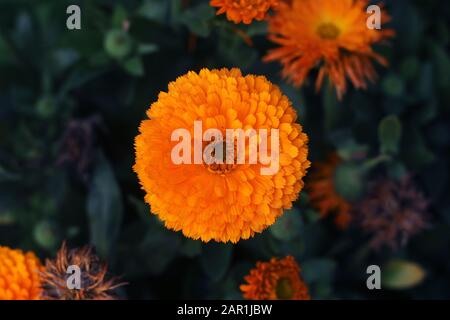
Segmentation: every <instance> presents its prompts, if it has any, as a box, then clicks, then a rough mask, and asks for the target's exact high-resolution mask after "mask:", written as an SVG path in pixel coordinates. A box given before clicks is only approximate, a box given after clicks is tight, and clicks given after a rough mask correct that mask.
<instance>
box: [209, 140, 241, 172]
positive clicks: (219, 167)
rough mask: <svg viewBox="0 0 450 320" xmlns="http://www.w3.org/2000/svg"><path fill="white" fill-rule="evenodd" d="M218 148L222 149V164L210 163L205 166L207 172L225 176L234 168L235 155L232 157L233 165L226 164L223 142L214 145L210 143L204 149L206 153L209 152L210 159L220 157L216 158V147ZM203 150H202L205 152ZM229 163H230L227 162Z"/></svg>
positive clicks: (224, 144) (225, 151)
mask: <svg viewBox="0 0 450 320" xmlns="http://www.w3.org/2000/svg"><path fill="white" fill-rule="evenodd" d="M217 146H219V149H220V148H222V156H221V157H222V162H223V163H215V162H213V163H210V164H206V163H205V166H206V168H207V169H208V171H209V172H212V173H216V174H226V173H228V172H230V171H232V170H233V169H234V168H235V167H236V155H234V157H233V163H227V150H226V143H225V141H218V142H216V143H211V144H209V145H208V146H206V148H207V149H208V151H210V153H209V154H210V155H211V156H212V157H215V158H217V157H220V156H219V155H217V156H216V147H217ZM206 148H204V150H206ZM229 162H230V161H229Z"/></svg>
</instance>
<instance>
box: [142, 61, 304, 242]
mask: <svg viewBox="0 0 450 320" xmlns="http://www.w3.org/2000/svg"><path fill="white" fill-rule="evenodd" d="M147 115H148V117H149V118H150V119H149V120H144V121H143V122H142V123H141V126H140V128H139V131H140V134H139V135H138V136H137V137H136V141H135V146H136V164H135V165H134V170H135V172H136V173H137V175H138V177H139V180H140V183H141V185H142V187H143V189H144V190H145V192H146V196H145V201H146V202H147V203H149V204H150V206H151V210H152V212H153V213H155V214H157V215H158V216H159V218H161V220H163V221H164V223H165V225H166V227H168V228H169V229H173V230H175V231H179V230H181V231H182V232H183V234H184V235H185V236H187V237H189V238H193V239H201V240H203V241H206V242H207V241H210V240H215V241H220V242H228V241H231V242H234V243H235V242H237V241H239V240H240V239H248V238H249V237H251V236H253V234H254V233H255V232H261V231H263V230H264V229H265V228H267V227H268V226H270V225H272V224H273V223H274V222H275V220H276V218H277V217H279V216H280V215H281V214H282V213H283V210H284V209H288V208H291V206H292V202H293V201H294V200H295V199H297V197H298V193H299V192H300V190H301V189H302V188H303V181H302V178H303V177H304V176H305V173H306V170H307V168H308V167H309V165H310V162H309V161H308V160H307V154H308V147H307V142H308V137H307V136H306V134H304V133H303V132H302V127H301V126H300V125H299V124H298V123H296V122H295V121H296V118H297V115H296V111H295V110H294V108H293V107H292V105H291V102H290V101H289V100H288V98H287V97H286V96H285V95H283V94H282V93H281V91H280V89H279V88H278V87H277V86H275V85H273V84H272V83H270V82H269V81H268V80H267V79H266V78H265V77H263V76H254V75H247V76H243V75H242V74H241V72H240V71H239V70H238V69H231V70H228V69H221V70H207V69H203V70H201V71H200V72H199V73H196V72H189V73H188V74H186V75H184V76H181V77H179V78H178V79H177V80H176V81H175V82H172V83H170V84H169V90H168V92H161V93H160V94H159V97H158V101H156V102H155V103H153V104H152V106H151V108H150V109H149V110H148V111H147ZM196 120H201V121H202V126H203V129H204V130H206V129H207V128H216V129H219V130H224V129H225V128H232V129H237V128H241V129H243V130H247V129H255V130H256V131H257V130H259V129H260V128H266V129H271V128H277V129H279V137H280V139H279V140H280V141H279V142H280V151H279V153H280V154H279V170H278V172H277V173H275V174H273V175H262V174H261V173H260V168H261V164H260V163H257V164H233V165H229V164H220V165H219V164H210V165H205V164H204V163H203V164H181V165H176V164H174V163H173V162H172V161H171V150H172V148H173V147H174V145H176V144H177V142H173V141H171V134H172V132H173V131H174V130H177V129H179V128H185V129H186V130H188V131H189V132H191V131H193V129H192V127H193V122H194V121H196ZM269 131H270V130H269ZM191 143H192V144H194V139H191ZM258 152H259V150H258Z"/></svg>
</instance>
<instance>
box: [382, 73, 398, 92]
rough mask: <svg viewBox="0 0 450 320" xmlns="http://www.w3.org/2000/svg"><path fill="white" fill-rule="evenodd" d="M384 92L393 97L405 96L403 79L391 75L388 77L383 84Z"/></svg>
mask: <svg viewBox="0 0 450 320" xmlns="http://www.w3.org/2000/svg"><path fill="white" fill-rule="evenodd" d="M381 86H382V88H383V91H384V93H385V94H386V95H388V96H391V97H400V96H401V95H402V94H403V90H404V85H403V81H402V79H400V78H399V77H398V76H396V75H394V74H391V75H388V76H386V77H385V78H384V79H383V82H382V83H381Z"/></svg>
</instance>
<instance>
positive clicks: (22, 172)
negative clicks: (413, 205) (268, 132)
mask: <svg viewBox="0 0 450 320" xmlns="http://www.w3.org/2000/svg"><path fill="white" fill-rule="evenodd" d="M385 3H386V7H385V8H384V10H388V11H389V13H390V14H391V15H392V17H393V20H392V22H391V23H390V24H389V27H391V28H393V29H395V31H396V33H397V35H396V37H395V38H394V39H393V40H392V41H391V44H390V45H389V46H384V47H380V48H377V50H378V51H379V52H381V53H382V54H383V55H384V56H386V57H387V58H388V60H389V63H390V65H389V67H388V68H379V69H378V71H379V80H378V82H377V83H376V84H373V85H371V86H370V87H369V89H368V90H367V91H357V90H354V89H353V88H350V90H349V92H347V94H346V95H345V97H344V99H343V100H342V101H337V100H336V97H335V94H334V92H333V91H332V90H330V89H329V88H328V87H326V86H325V87H324V88H323V89H322V91H321V92H318V93H316V92H315V91H314V88H313V85H311V84H309V85H307V86H305V87H303V88H301V89H296V88H294V87H292V86H290V85H289V84H288V83H287V82H285V81H284V80H282V79H281V78H280V70H281V69H280V65H279V64H277V63H270V64H266V63H263V62H262V61H261V58H262V56H264V54H265V53H266V51H267V49H269V48H271V47H272V46H273V44H271V43H270V42H269V41H268V40H267V39H266V34H267V32H266V23H265V22H256V23H253V24H251V25H234V24H233V23H231V22H228V21H227V20H226V19H225V18H224V17H223V16H219V17H216V16H215V9H213V8H211V7H210V6H209V5H208V1H206V0H204V1H201V0H199V1H194V0H192V1H187V0H186V1H183V0H148V1H144V0H141V1H138V0H129V1H125V0H123V1H106V0H98V1H75V0H73V1H64V0H58V1H56V0H55V1H45V0H42V1H37V0H30V1H24V0H15V1H14V0H0V245H7V246H10V247H14V248H21V249H24V250H32V251H35V252H36V253H37V254H38V255H39V256H40V257H41V258H42V259H45V258H53V257H54V255H55V253H56V251H57V249H58V248H59V246H60V245H61V242H62V241H63V240H67V241H68V244H69V246H71V247H76V246H82V245H85V244H93V245H95V247H96V250H97V252H98V253H99V255H100V256H102V257H103V258H104V259H105V260H107V261H108V263H109V265H110V271H111V272H112V273H113V274H116V275H121V276H122V279H124V280H125V281H127V282H129V285H128V286H126V287H124V288H121V289H120V291H119V294H120V296H121V297H123V298H137V299H153V298H200V299H207V298H219V299H222V298H238V299H239V298H241V293H240V291H239V285H240V284H241V283H243V276H244V275H245V274H247V273H248V271H249V270H250V269H251V268H252V267H253V266H254V265H255V263H256V261H258V260H263V261H264V260H269V259H270V258H271V257H274V256H276V257H284V256H285V255H288V254H289V255H293V256H294V257H295V258H296V260H297V261H298V262H299V264H300V266H301V268H302V275H303V277H304V278H305V281H306V283H307V284H308V286H309V288H310V291H311V295H312V297H313V298H314V299H367V298H369V299H373V298H374V299H376V298H416V299H417V298H425V299H432V298H434V299H442V298H450V255H449V252H450V251H449V248H450V199H449V197H448V195H449V171H448V170H449V162H448V158H449V150H450V123H449V111H450V56H449V51H448V47H449V41H450V26H449V23H448V22H449V20H450V2H449V1H444V0H441V1H439V0H411V1H408V0H395V1H389V0H388V1H385ZM70 4H78V5H79V6H80V8H81V27H82V28H81V30H68V29H67V28H66V19H67V17H68V15H67V14H66V8H67V6H68V5H70ZM243 35H245V36H243ZM248 38H251V43H249V41H248ZM203 67H208V68H218V67H238V68H240V69H241V70H242V71H243V73H245V74H246V73H252V74H261V75H265V76H267V77H268V78H269V79H270V80H271V81H273V82H274V83H277V84H278V85H280V87H281V88H282V91H283V92H284V93H285V94H286V95H288V96H289V97H290V99H291V100H292V102H293V104H294V106H295V108H296V109H297V111H298V114H299V120H298V121H299V122H300V123H301V124H302V125H303V126H304V129H305V131H306V133H307V134H308V135H309V137H310V144H309V146H310V159H311V161H312V162H313V164H314V162H315V161H318V160H319V161H322V160H324V159H326V158H327V156H328V155H329V154H332V153H334V152H338V153H339V154H341V155H342V154H358V156H359V157H363V158H372V157H376V156H377V155H379V153H380V152H381V153H384V152H386V151H388V153H389V156H390V160H389V161H387V162H384V163H382V164H381V165H379V166H377V167H376V168H375V169H374V170H372V171H371V173H370V176H367V177H364V180H363V181H362V184H363V185H364V186H366V185H369V180H372V179H375V180H376V179H377V178H378V177H380V178H381V177H389V178H391V179H396V178H398V177H399V176H402V175H404V174H409V175H410V176H411V177H412V179H413V181H414V183H415V185H416V187H417V189H418V190H420V191H421V192H422V193H423V194H424V195H425V197H426V199H427V201H428V203H429V206H428V210H427V214H428V217H427V219H428V221H429V225H430V226H429V228H428V229H427V230H425V231H423V232H421V233H420V234H418V235H416V236H414V237H412V239H410V241H409V242H408V243H407V244H406V245H405V246H403V247H401V248H399V249H397V250H393V249H391V248H389V247H383V248H381V249H379V250H374V249H372V248H370V246H369V238H368V237H367V234H365V233H364V232H363V230H361V228H358V227H357V226H351V227H350V228H348V229H347V230H340V229H339V228H337V227H336V226H335V225H334V223H333V218H332V217H331V218H326V219H319V215H318V212H317V211H316V210H315V209H313V206H311V205H310V203H309V200H308V197H307V195H306V193H305V192H304V191H302V193H301V197H300V199H299V200H298V201H297V202H296V203H295V206H294V208H293V209H292V212H291V213H290V214H289V215H285V216H283V217H282V218H280V219H279V220H278V222H277V223H276V224H275V225H274V226H272V227H270V228H269V229H268V230H266V231H264V232H263V233H262V234H258V235H256V236H255V237H254V238H253V239H251V240H246V241H241V242H239V243H238V244H237V245H231V244H230V245H224V244H216V243H209V244H203V243H201V242H200V241H193V240H190V239H186V238H185V237H183V236H182V235H181V233H179V232H178V233H176V232H172V231H169V230H167V229H165V228H164V226H163V225H162V223H161V222H159V221H158V219H157V218H156V217H155V216H154V215H150V213H149V212H150V211H149V210H150V209H149V206H148V205H146V204H145V203H144V202H143V197H144V193H143V191H142V190H140V186H139V184H138V180H137V177H136V174H135V173H134V172H133V171H132V166H133V164H134V146H133V143H134V137H135V136H136V135H137V133H138V126H139V123H140V121H141V120H143V119H144V118H145V117H146V116H145V111H146V109H147V108H148V107H149V106H150V104H151V103H152V102H154V101H155V100H156V99H157V95H158V93H159V91H161V90H167V84H168V83H169V82H170V81H172V80H175V79H176V77H178V76H180V75H183V74H185V73H186V72H187V71H189V70H194V71H199V70H200V69H201V68H203ZM311 82H312V81H311ZM380 124H381V125H380ZM392 223H395V221H393V222H392ZM392 261H397V263H392ZM398 261H400V262H401V263H398ZM371 264H377V265H380V266H382V270H385V271H386V273H385V278H384V279H383V289H382V290H374V291H369V290H368V289H367V287H366V279H367V274H366V268H367V266H369V265H371ZM411 266H414V268H410V267H411ZM383 268H384V269H383ZM417 269H418V270H422V271H423V272H425V274H426V276H425V278H424V279H419V278H420V277H417V275H416V274H415V273H414V272H418V271H417Z"/></svg>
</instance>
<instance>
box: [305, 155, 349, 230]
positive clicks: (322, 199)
mask: <svg viewBox="0 0 450 320" xmlns="http://www.w3.org/2000/svg"><path fill="white" fill-rule="evenodd" d="M340 163H341V159H340V158H339V156H338V155H336V154H332V155H331V156H330V157H329V158H328V160H327V161H325V162H318V163H314V165H313V168H312V171H311V174H310V175H309V178H308V183H307V188H306V189H307V192H308V195H309V199H310V202H311V205H312V206H313V207H314V208H316V209H317V210H319V213H320V215H321V216H322V217H325V216H328V215H329V214H332V213H333V214H335V215H336V218H335V223H336V225H337V226H339V227H341V228H346V227H347V226H348V225H349V223H350V221H351V205H350V203H349V202H348V201H347V200H345V199H344V198H343V197H341V196H340V195H339V194H338V193H337V191H336V188H335V185H334V173H335V171H336V168H337V167H338V165H339V164H340Z"/></svg>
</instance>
